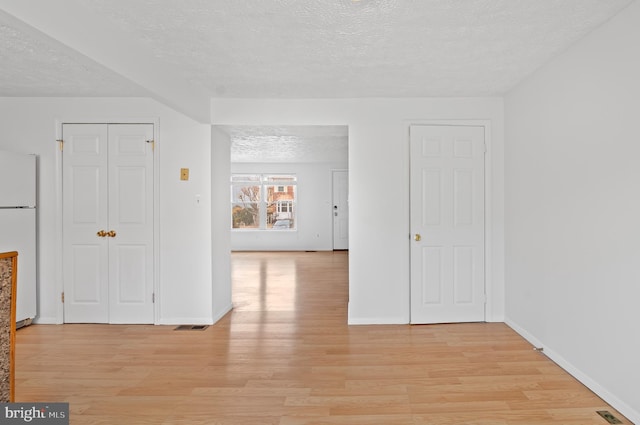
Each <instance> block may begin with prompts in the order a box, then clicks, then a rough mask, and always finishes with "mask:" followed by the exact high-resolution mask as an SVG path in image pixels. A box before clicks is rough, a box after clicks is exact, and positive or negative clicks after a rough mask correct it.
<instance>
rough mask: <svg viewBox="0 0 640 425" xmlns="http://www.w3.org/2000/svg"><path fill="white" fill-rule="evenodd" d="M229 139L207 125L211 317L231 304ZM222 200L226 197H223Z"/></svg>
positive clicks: (224, 311)
mask: <svg viewBox="0 0 640 425" xmlns="http://www.w3.org/2000/svg"><path fill="white" fill-rule="evenodd" d="M230 158H231V139H230V137H229V134H228V133H227V132H225V131H222V130H221V129H220V128H217V127H215V126H213V127H212V128H211V199H213V200H215V202H212V204H211V255H212V260H211V267H212V287H213V294H212V295H213V320H214V322H216V321H218V319H220V318H222V316H224V315H225V314H226V313H228V312H229V310H231V308H232V307H233V304H232V300H231V296H232V294H231V241H230V239H229V229H230V228H231V212H230V210H229V202H228V200H229V175H230V174H231V163H230V162H229V160H230ZM225 200H226V201H225Z"/></svg>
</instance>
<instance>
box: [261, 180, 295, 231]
mask: <svg viewBox="0 0 640 425" xmlns="http://www.w3.org/2000/svg"><path fill="white" fill-rule="evenodd" d="M266 198H267V228H268V229H274V230H286V229H293V228H294V222H295V216H294V212H293V211H294V208H293V205H294V204H295V201H296V186H295V185H288V186H282V185H268V186H266Z"/></svg>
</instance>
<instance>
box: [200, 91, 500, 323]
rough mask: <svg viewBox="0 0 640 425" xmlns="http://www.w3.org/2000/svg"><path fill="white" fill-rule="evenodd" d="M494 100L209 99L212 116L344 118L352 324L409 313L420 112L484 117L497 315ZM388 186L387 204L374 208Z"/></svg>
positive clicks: (491, 285) (256, 120)
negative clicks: (413, 149) (413, 127)
mask: <svg viewBox="0 0 640 425" xmlns="http://www.w3.org/2000/svg"><path fill="white" fill-rule="evenodd" d="M502 106H503V102H502V99H361V100H356V99H342V100H333V99H327V100H257V99H214V100H213V101H212V123H213V124H214V125H217V124H219V125H347V126H349V167H348V168H349V218H350V221H349V223H350V224H349V232H350V233H349V263H350V264H349V322H350V323H353V324H356V323H408V321H409V170H408V164H409V140H408V128H409V125H410V124H411V123H418V122H424V120H487V121H489V122H490V123H491V131H492V139H491V152H490V154H491V158H492V159H491V161H492V162H491V164H492V166H491V168H490V169H489V170H488V172H489V173H490V176H491V179H492V188H493V189H492V190H493V191H492V194H491V199H490V200H489V204H488V206H489V208H490V210H491V213H492V217H493V219H492V221H491V222H490V223H489V224H488V227H489V228H490V230H491V232H492V233H491V235H490V240H491V247H490V250H489V251H490V252H489V255H490V258H491V264H489V265H488V271H489V273H490V276H489V281H488V283H487V284H488V291H489V294H490V300H489V305H488V316H487V317H488V319H489V320H497V321H500V320H502V319H503V273H502V271H503V255H504V253H503V239H502V236H503V168H502V167H503V163H502V160H503V134H502V130H503V110H502ZM215 166H216V165H215V164H214V167H215ZM389 194H393V199H391V201H393V205H394V208H382V207H381V205H382V204H384V202H386V201H388V200H389V199H388V196H389ZM214 202H218V200H217V199H216V200H214ZM220 202H228V199H226V198H225V199H221V200H220ZM215 237H218V238H222V239H224V238H230V235H229V232H227V233H226V234H223V233H221V234H218V235H216V236H215Z"/></svg>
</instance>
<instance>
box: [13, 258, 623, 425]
mask: <svg viewBox="0 0 640 425" xmlns="http://www.w3.org/2000/svg"><path fill="white" fill-rule="evenodd" d="M232 257H233V266H232V269H233V279H234V298H233V299H234V306H235V308H234V310H233V311H232V312H231V313H229V314H228V315H226V316H225V317H224V318H223V319H221V320H220V321H219V322H218V323H217V324H216V325H214V326H210V327H209V328H208V329H206V330H204V331H174V330H173V329H174V327H173V326H147V325H134V326H126V325H82V324H73V325H59V326H58V325H32V326H29V327H26V328H23V329H21V330H19V331H18V333H17V360H16V400H17V401H47V402H55V401H64V402H69V403H70V410H71V422H72V423H73V424H78V425H85V424H86V425H88V424H115V423H123V424H134V425H137V424H141V425H143V424H186V425H189V424H193V425H195V424H219V425H240V424H242V425H307V424H315V425H318V424H326V425H338V424H343V425H367V424H376V425H377V424H384V425H418V424H437V425H447V424H451V425H454V424H455V425H459V424H476V425H481V424H487V425H514V424H516V425H517V424H523V425H524V424H527V425H531V424H536V425H545V424H558V423H562V424H581V425H591V424H593V425H603V423H604V422H603V419H602V418H601V417H600V416H598V415H597V414H596V413H595V412H596V410H609V411H611V412H612V413H613V414H614V415H616V416H617V417H618V418H619V419H621V420H623V421H624V423H626V424H629V423H630V422H628V421H627V420H626V419H625V418H624V417H623V416H622V415H620V414H619V413H618V412H616V411H615V409H612V408H611V407H610V406H608V405H607V404H606V403H604V402H603V401H602V400H601V399H599V398H598V397H597V396H595V394H593V393H592V392H591V391H589V390H588V389H587V388H585V387H584V386H583V385H581V384H580V383H579V382H578V381H576V380H575V379H574V378H573V377H571V376H570V375H568V374H567V373H566V372H565V371H563V370H562V369H561V368H559V367H558V366H557V365H555V364H554V363H553V362H551V361H550V360H549V359H548V358H547V357H545V356H544V354H542V353H539V352H535V351H533V349H532V347H531V345H530V344H528V343H527V342H526V341H525V340H524V339H522V338H521V337H520V336H519V335H518V334H516V333H515V332H514V331H513V330H512V329H510V328H509V327H508V326H506V325H505V324H503V323H471V324H444V325H428V326H409V325H381V326H348V325H347V299H348V252H344V251H340V252H317V253H303V252H295V253H294V252H274V253H257V252H253V253H234V254H233V256H232Z"/></svg>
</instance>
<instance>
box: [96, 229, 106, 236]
mask: <svg viewBox="0 0 640 425" xmlns="http://www.w3.org/2000/svg"><path fill="white" fill-rule="evenodd" d="M96 236H99V237H101V238H104V237H105V236H107V232H105V231H104V230H100V231H99V232H98V233H96Z"/></svg>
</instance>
